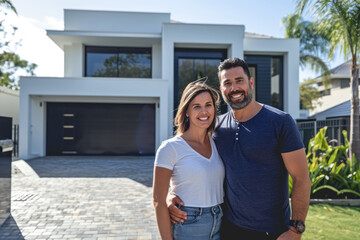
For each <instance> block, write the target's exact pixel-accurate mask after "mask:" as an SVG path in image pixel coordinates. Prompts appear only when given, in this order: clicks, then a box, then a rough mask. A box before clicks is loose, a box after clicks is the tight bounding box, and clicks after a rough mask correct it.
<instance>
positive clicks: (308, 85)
mask: <svg viewBox="0 0 360 240" xmlns="http://www.w3.org/2000/svg"><path fill="white" fill-rule="evenodd" d="M315 83H316V79H307V80H305V81H304V82H302V83H300V108H301V109H309V110H313V109H314V108H315V106H316V105H317V104H320V102H318V101H317V100H318V99H319V98H320V97H321V94H320V93H319V91H318V89H317V88H316V87H315V86H314V85H315Z"/></svg>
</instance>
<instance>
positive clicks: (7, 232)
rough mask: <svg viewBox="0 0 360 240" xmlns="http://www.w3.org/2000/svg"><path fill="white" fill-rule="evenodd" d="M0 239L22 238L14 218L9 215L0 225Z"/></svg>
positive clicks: (18, 239)
mask: <svg viewBox="0 0 360 240" xmlns="http://www.w3.org/2000/svg"><path fill="white" fill-rule="evenodd" d="M0 239H4V240H5V239H6V240H13V239H16V240H24V239H25V238H24V237H23V235H22V233H21V231H20V229H19V227H18V225H17V223H16V221H15V219H14V218H13V217H12V215H10V216H9V217H8V219H6V221H5V222H4V223H3V225H1V227H0Z"/></svg>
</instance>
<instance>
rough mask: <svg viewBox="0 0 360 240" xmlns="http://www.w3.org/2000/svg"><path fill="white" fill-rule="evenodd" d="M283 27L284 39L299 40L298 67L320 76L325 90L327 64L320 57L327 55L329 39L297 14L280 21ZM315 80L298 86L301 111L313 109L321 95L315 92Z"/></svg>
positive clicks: (311, 23) (327, 72)
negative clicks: (309, 69) (312, 71)
mask: <svg viewBox="0 0 360 240" xmlns="http://www.w3.org/2000/svg"><path fill="white" fill-rule="evenodd" d="M282 22H283V25H284V26H285V37H287V38H298V39H299V40H300V67H301V68H302V69H304V68H305V67H306V66H309V67H310V68H311V70H314V71H315V72H317V73H320V74H321V78H322V82H323V83H324V86H325V88H327V85H328V83H329V81H330V72H329V68H328V66H327V63H326V62H325V61H324V60H323V59H322V57H324V56H326V55H327V54H328V47H329V39H328V37H327V35H326V34H322V33H319V32H317V31H316V30H315V29H316V25H317V23H316V22H310V21H305V20H303V18H302V17H300V16H299V15H298V14H291V15H289V16H286V17H284V18H283V20H282ZM315 84H316V80H315V79H309V80H307V81H306V82H303V83H301V84H300V105H301V109H310V110H313V109H314V108H315V106H314V105H315V104H317V103H318V101H317V100H318V99H319V98H320V97H321V95H320V94H319V93H316V92H317V89H316V87H314V85H315Z"/></svg>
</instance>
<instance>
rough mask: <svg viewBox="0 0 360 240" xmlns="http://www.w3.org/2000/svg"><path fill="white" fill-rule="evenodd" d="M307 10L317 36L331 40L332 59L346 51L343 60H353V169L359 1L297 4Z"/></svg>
mask: <svg viewBox="0 0 360 240" xmlns="http://www.w3.org/2000/svg"><path fill="white" fill-rule="evenodd" d="M305 9H308V10H309V12H310V13H312V14H313V16H314V17H315V21H316V23H317V25H316V28H315V30H316V32H319V33H321V34H324V35H325V36H327V37H328V39H329V43H330V45H329V57H332V56H333V55H334V52H335V50H337V49H340V50H342V51H343V54H344V57H345V58H348V57H351V66H350V73H351V76H350V86H351V116H350V146H349V156H350V160H351V162H352V165H353V166H354V167H355V166H358V165H359V164H355V159H356V158H358V159H360V119H359V118H360V116H359V87H358V86H359V83H358V79H359V65H358V59H359V52H358V49H359V47H360V30H359V29H360V0H341V1H340V0H297V13H298V14H299V15H301V14H303V13H304V12H305Z"/></svg>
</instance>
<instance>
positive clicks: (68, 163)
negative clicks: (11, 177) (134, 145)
mask: <svg viewBox="0 0 360 240" xmlns="http://www.w3.org/2000/svg"><path fill="white" fill-rule="evenodd" d="M26 163H27V164H28V165H29V166H30V167H31V168H32V169H33V170H34V171H35V172H36V174H37V175H38V176H39V177H40V178H130V179H132V180H134V181H136V182H139V183H141V184H143V185H145V186H147V187H151V186H152V178H153V166H154V156H150V157H133V156H129V157H124V156H48V157H41V158H35V159H31V160H27V161H26Z"/></svg>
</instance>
